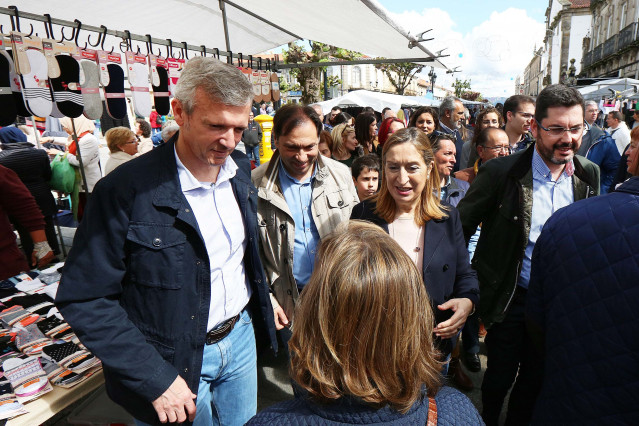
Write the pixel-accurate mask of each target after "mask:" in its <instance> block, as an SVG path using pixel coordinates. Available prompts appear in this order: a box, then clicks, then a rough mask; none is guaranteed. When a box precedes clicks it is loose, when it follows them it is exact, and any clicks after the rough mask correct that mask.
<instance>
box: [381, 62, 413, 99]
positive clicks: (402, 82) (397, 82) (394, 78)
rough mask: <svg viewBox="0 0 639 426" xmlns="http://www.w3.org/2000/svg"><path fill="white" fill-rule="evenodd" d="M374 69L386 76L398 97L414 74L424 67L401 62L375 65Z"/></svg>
mask: <svg viewBox="0 0 639 426" xmlns="http://www.w3.org/2000/svg"><path fill="white" fill-rule="evenodd" d="M379 59H384V58H379ZM375 68H377V69H378V70H380V71H382V72H383V73H384V74H386V77H388V80H389V81H390V83H391V84H392V85H393V87H394V88H395V90H396V91H397V94H398V95H403V94H404V91H405V90H406V88H407V87H408V85H409V84H410V82H411V81H412V80H413V77H415V74H417V73H418V72H420V71H421V70H423V69H424V65H419V64H415V63H412V62H401V63H398V64H375Z"/></svg>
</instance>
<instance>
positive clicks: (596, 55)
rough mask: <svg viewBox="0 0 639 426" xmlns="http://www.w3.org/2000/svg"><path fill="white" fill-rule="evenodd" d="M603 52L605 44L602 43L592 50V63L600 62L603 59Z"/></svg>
mask: <svg viewBox="0 0 639 426" xmlns="http://www.w3.org/2000/svg"><path fill="white" fill-rule="evenodd" d="M602 53H603V44H600V45H599V46H597V47H595V48H594V49H593V50H592V63H593V64H594V63H595V62H598V61H600V60H601V57H602V56H601V55H602Z"/></svg>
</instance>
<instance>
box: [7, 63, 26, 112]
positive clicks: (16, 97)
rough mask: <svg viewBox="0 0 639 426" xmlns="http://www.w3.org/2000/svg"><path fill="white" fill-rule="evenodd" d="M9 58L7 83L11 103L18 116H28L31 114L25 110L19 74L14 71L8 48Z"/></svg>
mask: <svg viewBox="0 0 639 426" xmlns="http://www.w3.org/2000/svg"><path fill="white" fill-rule="evenodd" d="M7 53H8V54H9V59H11V71H10V72H9V78H10V80H9V83H10V86H11V93H12V95H13V104H14V105H15V108H16V112H17V114H18V115H19V116H20V117H29V116H30V115H31V114H30V113H29V111H28V110H27V107H26V105H25V104H24V99H23V98H22V86H21V84H20V76H19V75H18V73H17V72H16V69H15V64H14V62H13V51H12V50H8V51H7Z"/></svg>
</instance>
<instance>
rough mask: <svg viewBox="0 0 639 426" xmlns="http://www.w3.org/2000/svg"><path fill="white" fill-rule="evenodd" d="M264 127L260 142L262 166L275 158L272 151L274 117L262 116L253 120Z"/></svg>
mask: <svg viewBox="0 0 639 426" xmlns="http://www.w3.org/2000/svg"><path fill="white" fill-rule="evenodd" d="M253 120H255V121H257V122H258V123H259V124H260V126H262V140H261V141H260V164H264V163H266V162H267V161H269V160H270V159H271V157H272V156H273V150H272V149H271V129H272V128H273V117H271V116H270V115H266V114H260V115H258V116H257V117H255V118H253Z"/></svg>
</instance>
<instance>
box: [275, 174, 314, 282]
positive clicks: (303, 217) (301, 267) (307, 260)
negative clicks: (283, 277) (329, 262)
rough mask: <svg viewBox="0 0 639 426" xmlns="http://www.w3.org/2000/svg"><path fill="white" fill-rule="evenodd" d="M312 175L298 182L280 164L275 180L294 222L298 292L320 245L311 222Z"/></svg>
mask: <svg viewBox="0 0 639 426" xmlns="http://www.w3.org/2000/svg"><path fill="white" fill-rule="evenodd" d="M316 173H317V169H315V170H313V175H312V176H311V177H310V178H308V179H306V180H305V181H304V182H300V181H298V180H297V179H295V178H293V177H291V175H289V174H288V172H287V171H286V169H285V168H284V166H283V165H282V162H280V165H279V178H280V186H281V188H282V193H283V194H284V199H285V200H286V204H288V208H289V210H290V211H291V215H292V216H293V221H294V222H295V247H294V250H293V276H294V277H295V281H296V282H297V286H298V288H300V289H301V288H302V287H303V286H305V285H306V284H307V283H308V280H309V279H310V278H311V273H312V272H313V265H314V264H315V252H316V251H317V244H318V243H319V241H320V236H319V232H318V231H317V227H316V226H315V222H314V221H313V214H312V211H311V206H312V204H313V187H312V185H311V184H312V182H313V179H315V174H316Z"/></svg>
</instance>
